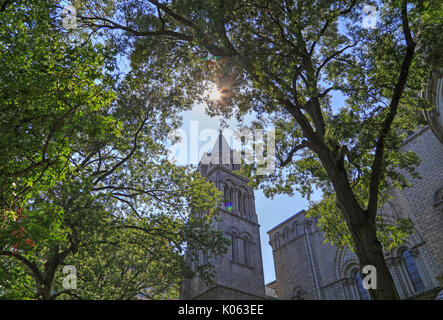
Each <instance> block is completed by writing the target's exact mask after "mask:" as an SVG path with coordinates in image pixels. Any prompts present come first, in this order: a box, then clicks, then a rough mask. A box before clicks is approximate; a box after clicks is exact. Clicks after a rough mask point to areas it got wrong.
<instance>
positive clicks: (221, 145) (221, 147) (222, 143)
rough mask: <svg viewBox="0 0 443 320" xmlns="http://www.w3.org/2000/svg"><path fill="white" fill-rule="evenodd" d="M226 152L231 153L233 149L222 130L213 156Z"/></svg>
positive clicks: (214, 147) (215, 144)
mask: <svg viewBox="0 0 443 320" xmlns="http://www.w3.org/2000/svg"><path fill="white" fill-rule="evenodd" d="M225 152H231V147H230V146H229V143H228V141H226V138H225V136H224V135H223V133H222V131H221V130H220V133H219V135H218V138H217V141H216V142H215V143H214V146H213V147H212V150H211V154H216V153H217V154H218V153H225Z"/></svg>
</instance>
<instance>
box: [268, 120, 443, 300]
mask: <svg viewBox="0 0 443 320" xmlns="http://www.w3.org/2000/svg"><path fill="white" fill-rule="evenodd" d="M403 148H404V150H413V151H415V152H416V153H417V155H418V156H419V157H420V158H421V163H420V165H419V166H418V168H417V171H418V173H419V174H420V176H421V178H422V179H412V180H411V182H412V187H410V188H407V189H404V190H398V189H393V190H391V193H392V195H393V196H394V199H393V200H392V201H390V202H388V203H386V204H385V205H384V206H383V208H381V210H380V214H381V215H382V216H383V218H384V219H393V218H394V217H396V216H404V217H410V218H411V219H412V221H413V223H414V234H413V235H411V236H410V237H408V239H406V241H405V242H404V243H403V244H402V245H400V246H399V247H397V248H395V249H393V250H391V251H390V252H386V253H385V257H386V261H387V263H388V266H389V268H390V271H391V274H392V276H393V278H394V281H395V284H396V287H397V289H398V292H399V294H400V296H401V298H403V299H411V298H416V299H420V298H424V297H425V298H430V299H432V298H433V297H435V296H436V295H437V293H438V290H439V282H438V281H437V278H438V279H440V278H441V276H442V274H443V145H442V144H441V143H440V142H439V141H438V140H437V139H436V137H435V136H434V135H433V133H432V131H431V130H430V129H429V128H423V129H422V130H420V131H419V132H417V133H415V134H414V135H412V136H410V137H409V138H408V139H407V140H406V141H405V142H404V145H403ZM268 235H269V239H270V244H271V246H272V248H273V256H274V266H275V273H276V283H274V284H272V287H273V288H275V291H276V294H277V297H278V298H279V299H334V300H336V299H365V298H368V296H367V292H366V291H365V289H364V288H362V286H361V276H360V274H359V273H358V270H359V262H358V259H357V257H356V255H355V254H353V253H352V252H351V251H350V250H348V249H345V250H338V249H337V248H336V247H334V246H332V245H330V244H327V243H324V236H323V233H322V232H321V231H320V230H319V229H318V228H317V221H316V220H315V219H312V218H307V217H306V216H305V211H300V212H299V213H297V214H295V215H294V216H292V217H290V218H289V219H287V220H286V221H284V222H282V223H280V224H279V225H277V226H276V227H274V228H273V229H271V230H270V231H269V232H268ZM359 276H360V278H359Z"/></svg>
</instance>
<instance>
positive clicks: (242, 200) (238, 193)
mask: <svg viewBox="0 0 443 320" xmlns="http://www.w3.org/2000/svg"><path fill="white" fill-rule="evenodd" d="M236 156H238V155H237V154H236V153H235V152H234V151H233V150H232V149H231V148H230V146H229V144H228V142H227V141H226V139H225V138H224V136H223V135H222V134H220V135H219V136H218V139H217V141H216V143H215V145H214V147H213V149H212V151H211V152H210V153H205V154H204V155H203V157H202V159H201V161H200V163H199V166H198V170H199V171H200V173H201V174H202V175H203V176H205V177H206V178H207V179H208V180H209V181H211V182H213V183H214V184H215V186H216V187H217V188H218V189H219V190H220V191H222V192H223V193H224V197H225V201H224V204H223V206H222V207H221V208H219V215H218V217H217V220H215V221H214V224H215V227H216V228H217V229H218V230H222V231H223V232H224V233H225V235H226V237H227V238H229V239H230V240H231V242H232V245H231V247H230V248H229V250H228V252H227V253H226V254H225V255H223V256H220V257H217V258H214V259H210V260H209V261H208V262H209V263H210V264H211V265H213V266H214V268H215V277H214V279H213V281H214V284H213V285H212V286H210V287H208V286H207V285H206V284H205V282H204V281H202V280H201V279H198V278H197V277H196V278H193V279H185V280H184V282H183V286H182V292H181V299H197V300H198V299H204V300H225V299H230V300H244V299H248V300H257V299H264V297H265V286H264V276H263V263H262V255H261V245H260V230H259V229H260V226H259V224H258V220H257V214H256V212H255V200H254V189H253V188H252V187H250V186H248V182H249V181H248V179H247V178H245V177H244V176H241V175H238V174H236V173H235V171H236V170H239V169H240V164H239V163H240V161H234V159H236V158H235V157H236Z"/></svg>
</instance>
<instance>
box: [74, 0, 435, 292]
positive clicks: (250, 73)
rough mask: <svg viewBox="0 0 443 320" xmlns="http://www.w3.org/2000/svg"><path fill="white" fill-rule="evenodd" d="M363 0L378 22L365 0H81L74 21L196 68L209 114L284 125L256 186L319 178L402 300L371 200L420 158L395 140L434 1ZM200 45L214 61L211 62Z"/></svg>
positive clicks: (408, 124) (410, 110) (383, 280)
mask: <svg viewBox="0 0 443 320" xmlns="http://www.w3.org/2000/svg"><path fill="white" fill-rule="evenodd" d="M93 2H94V4H97V3H101V2H100V1H93ZM102 5H104V4H103V3H102ZM366 5H372V6H374V7H375V8H377V7H378V12H379V15H378V17H377V19H378V21H377V24H376V28H375V29H365V28H364V26H362V21H363V19H364V17H365V14H364V13H363V12H362V11H363V6H362V5H360V4H359V3H358V2H357V1H351V0H342V1H333V0H320V1H315V2H312V1H301V0H299V1H246V0H245V1H230V0H224V1H190V0H188V1H184V0H183V1H172V2H159V1H155V0H149V1H136V0H133V1H125V2H124V3H121V4H118V3H113V4H112V6H111V7H109V6H108V7H106V5H104V7H106V9H107V10H101V8H103V6H98V5H97V6H94V5H84V6H81V5H80V4H79V11H80V15H79V18H80V20H81V21H82V23H83V26H84V27H87V28H90V30H94V31H98V30H110V31H112V30H119V31H120V32H122V35H123V40H124V41H127V40H131V39H133V40H131V41H134V43H135V45H134V47H133V50H132V59H133V61H143V59H145V61H146V59H160V60H161V59H165V57H168V59H169V60H171V61H172V63H171V67H172V68H173V71H172V73H171V74H172V75H177V73H179V75H180V76H183V77H190V78H192V75H194V74H197V75H199V77H196V78H195V79H193V80H194V81H193V82H191V83H189V85H188V86H186V89H187V90H188V89H190V88H193V86H195V85H196V84H198V83H199V82H200V81H201V78H200V76H202V75H203V77H206V79H209V80H212V81H214V82H216V83H217V84H218V85H219V87H220V88H222V89H223V90H224V91H225V92H228V93H229V94H227V95H226V96H225V98H224V99H223V100H222V101H221V103H219V104H218V105H214V107H213V108H212V109H211V110H210V113H211V114H224V115H226V116H230V115H232V114H233V113H235V114H236V115H237V116H238V117H240V118H241V116H242V115H244V114H245V113H246V112H248V111H251V110H253V111H255V112H256V113H257V115H258V119H259V120H263V121H265V124H269V123H270V124H272V123H274V124H275V125H277V126H280V127H279V129H278V132H277V134H278V137H277V146H278V153H277V155H276V156H277V160H279V163H280V166H281V168H282V169H281V170H277V171H276V173H275V174H274V175H272V176H270V177H265V178H257V179H256V183H258V184H259V185H260V186H261V187H262V188H264V189H267V190H268V191H269V192H268V194H269V195H272V194H273V193H275V192H287V193H291V192H293V190H294V188H296V186H297V183H300V182H301V185H302V190H303V191H304V192H305V193H309V192H310V191H311V190H312V189H311V186H312V184H311V185H309V184H308V183H303V182H304V181H303V179H307V180H306V182H312V183H316V184H317V186H318V187H320V188H321V189H322V190H323V191H324V194H325V199H333V200H334V202H335V204H334V206H335V207H336V208H338V209H339V210H334V212H335V213H336V214H338V212H340V213H341V214H342V217H343V219H344V221H345V223H346V228H347V229H348V230H349V232H350V236H351V237H350V239H349V240H350V242H351V243H352V246H353V248H354V250H355V253H356V254H357V256H358V258H359V260H360V264H361V265H362V266H364V265H369V264H370V265H374V266H375V267H376V268H377V275H378V287H377V290H370V295H371V297H372V298H375V299H398V298H399V296H398V293H397V291H396V289H395V285H394V282H393V280H392V277H391V275H390V273H389V270H388V268H387V266H386V263H385V260H384V256H383V248H382V245H381V243H380V241H379V239H378V238H377V208H378V207H379V206H380V205H381V202H382V201H380V193H383V192H385V190H386V187H387V185H388V182H389V183H390V184H394V185H398V186H405V185H406V180H405V178H404V177H403V176H402V175H400V174H399V172H398V170H396V169H398V168H404V169H407V171H408V172H409V173H413V167H414V165H415V164H416V163H417V158H416V156H414V155H412V154H402V152H401V151H400V149H399V146H400V143H401V140H402V138H403V137H404V133H403V132H404V131H407V130H413V129H414V128H416V127H417V126H418V124H419V122H420V121H419V117H418V116H417V114H418V112H417V111H418V110H417V102H418V100H419V98H418V97H417V90H419V89H420V86H421V84H422V82H423V79H424V78H425V75H426V72H427V70H428V66H427V64H426V62H429V56H431V57H432V56H433V55H434V54H438V51H436V50H435V48H436V47H438V45H435V44H434V45H431V46H428V45H429V44H431V41H430V39H432V38H433V37H432V34H434V35H438V34H439V31H438V25H439V24H438V19H439V18H435V19H433V18H430V16H431V15H430V13H431V12H433V11H435V10H437V12H438V14H437V17H440V16H441V8H439V5H438V3H437V1H428V2H426V3H423V2H420V1H407V0H403V1H397V0H392V1H379V2H376V1H368V2H367V4H366ZM91 8H94V9H91ZM134 13H135V14H134ZM421 17H425V18H426V19H421ZM432 17H435V15H434V13H433V15H432ZM436 22H437V23H436ZM417 43H419V44H420V46H419V47H417ZM165 48H167V49H166V50H167V52H165ZM432 48H434V49H432ZM429 49H432V50H429ZM427 50H428V51H427ZM426 53H431V54H430V55H429V56H426ZM208 54H210V55H213V56H217V57H220V59H219V60H216V61H215V63H214V62H213V61H212V60H211V64H210V65H208V62H207V61H206V60H204V58H205V57H207V55H208ZM139 65H143V63H140V64H139ZM139 65H138V66H139ZM334 91H337V92H341V93H342V94H343V95H344V96H345V97H346V102H345V105H344V106H342V107H341V108H340V109H339V110H333V109H332V106H331V100H330V94H331V93H332V92H334ZM279 185H280V186H279ZM333 216H334V217H335V216H336V215H333Z"/></svg>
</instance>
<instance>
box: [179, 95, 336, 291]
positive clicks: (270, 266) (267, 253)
mask: <svg viewBox="0 0 443 320" xmlns="http://www.w3.org/2000/svg"><path fill="white" fill-rule="evenodd" d="M332 104H333V105H335V106H339V105H342V104H343V98H342V97H341V96H338V95H333V96H332ZM182 116H183V124H182V126H181V128H180V129H181V130H183V131H182V132H181V133H182V135H184V139H183V140H182V142H181V143H180V144H181V145H179V146H178V149H177V150H175V157H176V159H177V161H178V162H179V164H193V165H197V164H198V161H199V159H200V158H201V154H202V153H203V152H209V151H210V150H211V149H212V147H213V144H214V143H215V140H216V138H217V136H216V135H217V134H218V132H219V128H220V118H217V117H215V118H211V117H209V116H208V115H206V114H205V105H202V104H199V105H197V104H196V105H194V107H193V109H192V110H191V111H186V112H183V113H182ZM251 120H252V117H251V116H250V117H248V119H247V121H246V122H248V121H251ZM228 124H229V128H228V129H231V130H234V129H235V128H236V126H237V121H236V120H233V119H231V120H229V121H228ZM211 132H212V136H210V135H208V134H210V133H211ZM196 134H197V135H196ZM196 136H198V137H199V140H200V141H198V156H197V155H196V154H195V150H196V147H197V146H195V145H194V146H193V151H194V152H192V153H191V144H192V143H193V142H192V141H194V144H195V143H196V141H197V140H196V139H195V138H194V139H192V137H196ZM186 142H187V144H186ZM228 143H229V144H230V145H231V147H232V142H231V141H229V139H228ZM185 144H186V146H185ZM185 162H186V163H185ZM254 194H255V208H256V213H257V216H258V223H259V224H260V240H261V250H262V257H263V270H264V278H265V283H269V282H271V281H273V280H275V272H274V260H273V256H272V248H271V246H270V244H269V237H268V234H267V232H268V231H269V230H270V229H272V228H273V227H275V226H276V225H278V224H279V223H281V222H283V221H284V220H286V219H287V218H289V217H291V216H293V215H294V214H296V213H297V212H299V211H300V210H302V209H306V208H307V207H308V200H307V199H305V198H302V196H301V195H300V194H297V193H296V194H295V195H294V196H292V197H290V196H287V195H277V196H275V197H274V199H268V198H266V197H265V195H264V194H263V192H262V191H260V190H255V192H254ZM311 199H312V200H319V199H320V192H319V191H317V192H315V193H314V195H313V196H312V197H311Z"/></svg>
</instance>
